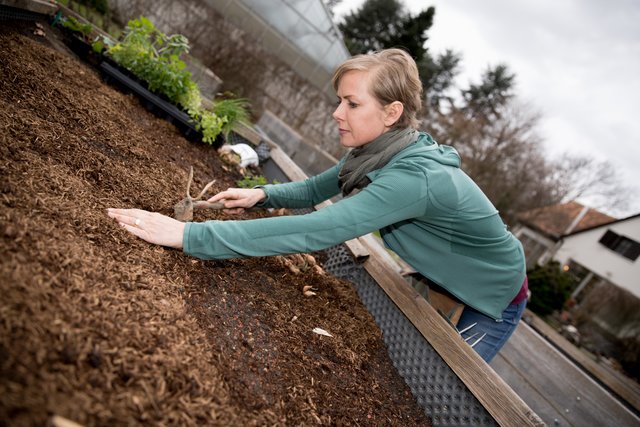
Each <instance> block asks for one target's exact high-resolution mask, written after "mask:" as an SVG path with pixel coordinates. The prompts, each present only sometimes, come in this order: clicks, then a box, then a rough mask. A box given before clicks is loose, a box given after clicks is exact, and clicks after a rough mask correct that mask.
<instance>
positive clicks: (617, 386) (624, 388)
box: [524, 309, 640, 411]
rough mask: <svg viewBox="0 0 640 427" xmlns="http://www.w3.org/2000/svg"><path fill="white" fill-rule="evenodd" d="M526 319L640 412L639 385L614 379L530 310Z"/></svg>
mask: <svg viewBox="0 0 640 427" xmlns="http://www.w3.org/2000/svg"><path fill="white" fill-rule="evenodd" d="M524 317H526V318H527V320H528V321H527V323H528V324H529V326H531V328H532V329H533V330H535V331H536V332H537V333H538V334H540V335H541V336H542V337H543V338H545V339H546V340H547V341H549V342H550V343H551V344H552V345H553V346H554V347H555V348H557V349H558V350H559V351H560V352H561V353H563V354H564V355H565V356H567V357H568V358H569V359H571V360H572V361H573V362H574V363H575V364H576V365H578V366H579V367H580V368H581V369H582V370H583V371H585V372H586V373H587V374H589V375H591V376H592V377H593V378H594V379H596V380H597V381H598V382H600V383H601V384H602V385H603V386H605V387H606V388H608V389H609V391H611V392H612V393H614V394H615V395H617V396H618V398H620V399H621V400H624V401H625V402H626V403H627V404H628V405H629V406H631V407H633V408H634V409H635V410H636V411H640V386H638V384H636V383H635V382H633V381H632V380H629V379H626V378H624V379H623V378H615V377H613V376H612V375H611V374H609V373H608V372H606V371H605V370H604V369H603V368H602V367H601V366H600V365H598V363H597V362H595V361H593V360H591V359H589V358H588V357H587V356H586V355H585V354H583V353H582V352H581V351H580V349H578V348H576V347H575V346H574V345H573V344H572V343H571V342H569V340H567V339H566V338H565V337H563V336H562V335H561V334H559V333H558V332H556V331H555V330H554V329H553V328H552V327H551V326H550V325H548V324H547V323H546V322H545V321H544V320H542V319H540V318H539V317H538V316H537V315H536V314H535V313H533V312H532V311H530V310H529V309H527V310H526V311H525V316H524Z"/></svg>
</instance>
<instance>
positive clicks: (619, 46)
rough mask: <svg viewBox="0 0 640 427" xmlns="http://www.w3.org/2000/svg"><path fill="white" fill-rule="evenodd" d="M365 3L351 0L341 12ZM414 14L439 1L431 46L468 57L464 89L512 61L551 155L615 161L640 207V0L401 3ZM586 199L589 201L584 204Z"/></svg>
mask: <svg viewBox="0 0 640 427" xmlns="http://www.w3.org/2000/svg"><path fill="white" fill-rule="evenodd" d="M363 2H364V0H343V2H342V3H341V4H340V5H339V6H337V7H336V8H335V12H336V15H337V16H338V17H339V16H342V15H344V14H345V13H349V12H351V11H353V10H355V9H357V8H358V7H359V6H360V5H362V3H363ZM403 3H404V4H405V5H406V6H407V8H408V10H409V11H410V12H411V13H412V14H414V15H415V14H416V13H418V12H419V11H420V10H423V9H426V8H427V7H429V6H435V8H436V15H435V21H434V25H433V27H432V28H431V30H429V32H428V35H429V40H428V42H427V46H428V47H429V49H430V52H431V53H432V54H434V55H435V54H438V53H441V52H443V51H444V50H445V49H447V48H448V49H452V50H454V51H455V52H459V53H461V54H462V62H461V67H462V72H461V74H460V76H459V77H458V83H459V84H460V86H463V87H464V86H466V85H467V84H468V82H469V81H473V82H478V81H479V79H480V76H481V75H482V73H483V71H485V70H486V69H487V67H488V66H490V65H491V66H493V65H497V64H499V63H504V64H506V65H507V66H508V67H509V69H510V70H511V71H512V72H513V73H515V74H516V93H517V95H518V97H519V98H520V99H521V100H522V101H524V102H528V103H530V104H531V105H532V106H533V107H534V108H535V109H536V110H537V111H539V112H540V113H541V114H542V120H541V122H540V128H539V132H540V134H541V135H542V137H543V139H544V141H545V149H546V150H547V151H548V152H549V155H550V156H553V155H557V154H559V153H563V152H568V153H571V154H577V155H581V154H586V155H589V156H591V157H594V158H596V159H599V160H608V161H609V162H610V163H611V164H612V165H613V166H614V167H615V168H617V169H619V170H620V172H621V173H620V176H621V178H623V179H624V181H625V184H626V185H627V186H633V187H634V190H635V191H634V192H633V193H631V194H629V200H630V206H629V209H627V210H625V211H611V213H612V214H614V215H615V216H618V217H624V216H628V215H633V214H637V213H640V117H639V116H640V24H639V23H640V1H637V0H614V1H611V2H605V1H602V0H564V1H556V0H538V1H535V2H521V1H514V2H510V1H497V0H484V1H474V0H403ZM583 202H584V203H586V204H588V203H589V201H588V200H583Z"/></svg>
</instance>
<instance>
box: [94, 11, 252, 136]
mask: <svg viewBox="0 0 640 427" xmlns="http://www.w3.org/2000/svg"><path fill="white" fill-rule="evenodd" d="M103 46H104V45H101V44H100V41H96V42H94V46H93V47H94V50H96V51H97V49H101V48H102V47H103ZM188 52H189V41H188V39H187V38H186V37H184V36H183V35H180V34H174V35H171V36H167V35H166V34H164V33H163V32H161V31H159V30H158V29H156V28H155V26H154V25H153V23H152V22H151V21H150V20H149V19H147V18H145V17H144V16H141V17H140V18H138V19H133V20H131V21H129V22H128V24H127V27H126V28H125V32H124V37H123V38H122V41H121V42H119V43H116V44H114V45H113V46H108V47H107V54H108V55H109V56H110V57H111V58H113V60H114V61H116V62H117V63H118V64H119V65H120V66H122V67H124V68H126V69H128V70H129V71H131V72H132V73H133V74H135V75H136V76H137V77H138V78H140V79H141V80H144V81H145V82H146V83H147V85H148V87H149V90H151V91H153V92H159V93H162V94H164V95H165V96H166V97H167V98H168V99H169V100H170V101H171V102H173V103H175V104H177V105H179V106H181V107H182V108H183V109H184V110H185V111H186V112H187V113H188V114H189V116H190V117H191V118H192V119H193V121H194V122H195V126H196V129H198V130H199V131H201V132H202V135H203V138H202V140H203V141H204V142H205V143H208V144H212V143H213V142H214V141H215V140H216V137H217V136H218V135H219V134H220V133H222V134H223V135H224V136H225V138H226V137H227V136H228V135H229V132H231V130H233V128H234V127H235V126H236V125H237V124H238V123H240V122H245V123H246V122H248V121H249V113H248V106H249V102H248V101H247V100H246V99H223V100H219V101H216V102H214V104H213V107H212V108H211V109H210V110H207V109H204V108H202V95H201V93H200V88H199V87H198V85H197V83H196V82H195V81H193V80H192V79H191V73H190V72H189V71H187V69H186V64H185V63H184V61H182V60H181V59H180V56H181V55H183V54H186V53H188Z"/></svg>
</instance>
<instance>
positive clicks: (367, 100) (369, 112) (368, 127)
mask: <svg viewBox="0 0 640 427" xmlns="http://www.w3.org/2000/svg"><path fill="white" fill-rule="evenodd" d="M337 92H338V93H337V94H338V108H336V111H334V112H333V118H334V119H335V120H336V121H337V122H338V126H339V127H340V129H339V130H340V144H342V145H343V146H345V147H360V146H362V145H365V144H367V143H369V142H371V141H373V140H374V139H375V138H377V137H378V136H380V135H382V134H383V133H384V132H386V131H387V130H389V128H388V127H387V126H386V125H385V117H386V113H385V109H384V107H383V106H382V104H380V102H379V101H378V100H377V99H376V98H374V97H373V95H372V94H371V93H370V92H369V74H368V73H367V72H365V71H348V72H346V73H345V74H344V75H343V76H342V78H341V79H340V82H339V83H338V91H337Z"/></svg>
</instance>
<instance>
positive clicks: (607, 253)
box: [554, 217, 640, 298]
mask: <svg viewBox="0 0 640 427" xmlns="http://www.w3.org/2000/svg"><path fill="white" fill-rule="evenodd" d="M607 230H612V231H613V232H615V233H617V234H620V235H623V236H625V237H628V238H630V239H633V240H635V241H636V242H640V217H635V218H632V219H629V220H627V221H620V222H617V223H614V224H611V225H605V226H602V227H598V228H596V229H593V230H589V231H584V232H582V233H578V234H576V235H573V236H569V237H566V238H565V239H564V243H563V244H562V246H561V248H560V250H558V252H557V253H556V255H555V257H554V258H555V259H556V260H557V261H559V262H560V263H561V264H565V263H567V262H568V261H569V260H570V259H572V260H574V261H575V262H577V263H579V264H581V265H583V266H584V267H586V268H588V269H589V270H591V271H593V272H594V273H595V274H597V275H599V276H601V277H604V278H606V279H607V280H609V281H610V282H612V283H614V284H615V285H618V286H620V287H622V288H624V289H627V290H628V291H630V292H632V293H633V294H634V295H636V296H637V297H639V298H640V258H638V259H636V260H635V261H631V260H630V259H628V258H625V257H623V256H622V255H620V254H619V253H617V252H614V251H612V250H611V249H609V248H607V247H606V246H604V245H602V244H601V243H598V241H599V240H600V238H601V237H602V236H603V235H604V233H605V232H606V231H607Z"/></svg>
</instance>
